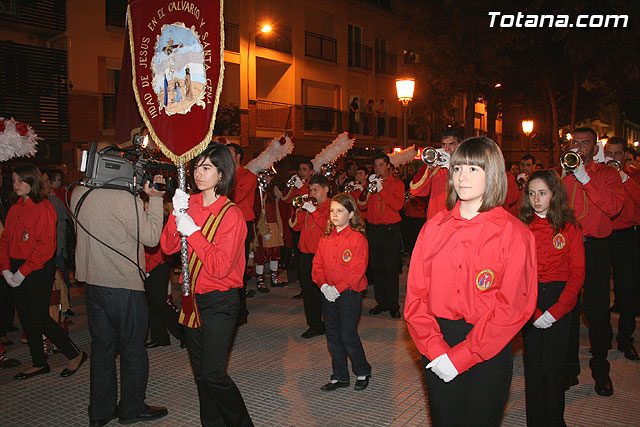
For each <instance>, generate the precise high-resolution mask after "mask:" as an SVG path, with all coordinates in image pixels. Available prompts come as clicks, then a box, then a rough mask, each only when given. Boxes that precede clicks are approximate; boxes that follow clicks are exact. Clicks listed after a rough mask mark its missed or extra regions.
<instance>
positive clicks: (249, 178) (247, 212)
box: [229, 166, 258, 221]
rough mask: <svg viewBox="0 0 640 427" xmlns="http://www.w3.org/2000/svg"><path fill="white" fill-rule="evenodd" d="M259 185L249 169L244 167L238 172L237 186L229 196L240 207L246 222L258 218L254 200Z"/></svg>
mask: <svg viewBox="0 0 640 427" xmlns="http://www.w3.org/2000/svg"><path fill="white" fill-rule="evenodd" d="M257 185H258V180H257V178H256V176H255V175H254V174H253V173H251V172H250V171H249V170H248V169H247V168H245V167H244V166H243V167H241V168H239V169H238V170H237V171H236V185H235V187H233V191H232V192H231V194H229V198H230V199H231V201H232V202H233V203H235V204H236V205H238V207H239V208H240V210H241V211H242V215H244V220H245V221H253V220H254V219H255V218H256V216H255V214H254V213H253V199H254V197H255V194H256V186H257Z"/></svg>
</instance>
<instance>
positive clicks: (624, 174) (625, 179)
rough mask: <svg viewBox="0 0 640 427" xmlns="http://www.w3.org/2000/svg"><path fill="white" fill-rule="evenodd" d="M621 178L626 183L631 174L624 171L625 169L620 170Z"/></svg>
mask: <svg viewBox="0 0 640 427" xmlns="http://www.w3.org/2000/svg"><path fill="white" fill-rule="evenodd" d="M620 178H622V182H623V183H625V182H627V180H628V179H629V175H627V174H626V173H624V171H620Z"/></svg>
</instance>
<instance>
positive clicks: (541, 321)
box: [533, 311, 556, 329]
mask: <svg viewBox="0 0 640 427" xmlns="http://www.w3.org/2000/svg"><path fill="white" fill-rule="evenodd" d="M555 321H556V319H555V318H554V317H553V316H552V315H551V313H549V311H545V312H544V313H542V316H540V317H538V319H537V320H536V321H535V322H533V326H535V327H536V328H538V329H547V328H548V327H550V326H551V325H553V323H554V322H555Z"/></svg>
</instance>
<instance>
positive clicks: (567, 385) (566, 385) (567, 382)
mask: <svg viewBox="0 0 640 427" xmlns="http://www.w3.org/2000/svg"><path fill="white" fill-rule="evenodd" d="M579 383H580V381H579V380H578V377H572V378H565V379H564V391H567V390H569V389H570V388H571V387H573V386H574V385H578V384H579Z"/></svg>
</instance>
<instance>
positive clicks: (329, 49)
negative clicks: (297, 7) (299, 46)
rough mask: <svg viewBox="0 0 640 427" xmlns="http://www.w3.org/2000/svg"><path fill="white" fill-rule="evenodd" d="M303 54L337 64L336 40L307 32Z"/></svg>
mask: <svg viewBox="0 0 640 427" xmlns="http://www.w3.org/2000/svg"><path fill="white" fill-rule="evenodd" d="M304 54H305V55H306V56H310V57H311V58H318V59H324V60H325V61H331V62H337V61H338V55H337V42H336V39H332V38H331V37H327V36H322V35H320V34H315V33H310V32H309V31H307V32H305V36H304Z"/></svg>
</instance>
